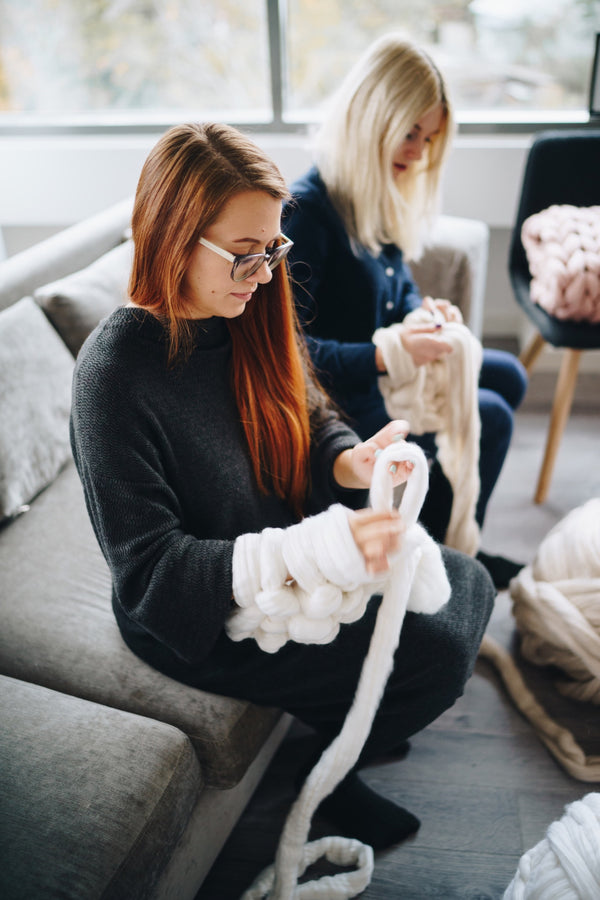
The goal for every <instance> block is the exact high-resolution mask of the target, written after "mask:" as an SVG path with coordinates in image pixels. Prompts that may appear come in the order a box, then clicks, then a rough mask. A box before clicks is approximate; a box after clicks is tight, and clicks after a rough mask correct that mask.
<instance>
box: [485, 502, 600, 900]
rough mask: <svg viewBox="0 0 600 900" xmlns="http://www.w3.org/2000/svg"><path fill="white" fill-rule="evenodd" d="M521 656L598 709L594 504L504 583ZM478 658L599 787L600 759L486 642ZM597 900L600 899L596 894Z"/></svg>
mask: <svg viewBox="0 0 600 900" xmlns="http://www.w3.org/2000/svg"><path fill="white" fill-rule="evenodd" d="M510 594H511V598H512V601H513V613H514V617H515V621H516V624H517V628H518V631H519V634H520V637H521V653H522V654H523V656H524V657H525V658H526V659H528V660H529V661H530V662H532V663H534V664H535V665H541V666H550V665H552V666H555V667H556V668H557V669H559V670H561V671H563V672H565V673H566V675H567V676H568V679H566V680H564V681H563V680H561V681H559V682H558V683H557V687H558V689H559V690H560V691H561V693H563V694H565V695H566V696H569V697H574V698H575V699H577V700H580V701H583V702H590V703H594V704H596V705H600V498H593V499H592V500H588V502H587V503H585V504H583V506H580V507H578V508H577V509H574V510H572V511H571V512H570V513H569V514H568V515H567V516H565V518H564V519H562V520H561V521H560V522H558V523H557V524H556V525H555V526H554V528H552V530H551V531H550V532H549V533H548V534H547V535H546V537H545V538H544V540H543V541H542V543H541V544H540V547H539V548H538V551H537V554H536V556H535V559H534V561H533V563H532V564H531V565H530V566H526V567H525V568H524V569H522V570H521V571H520V572H519V574H518V575H517V576H516V577H515V578H513V579H512V581H511V583H510ZM480 655H481V656H483V657H485V658H487V659H488V660H490V662H492V663H493V664H494V665H495V666H496V668H497V669H498V671H499V672H500V675H501V676H502V679H503V682H504V684H505V686H506V689H507V691H508V693H509V695H510V696H511V697H512V699H513V700H514V702H515V704H516V705H517V707H518V708H519V709H520V711H521V712H522V713H523V715H525V716H526V717H527V719H529V721H530V722H531V724H532V725H533V727H534V728H535V729H536V731H537V733H538V735H539V737H540V738H541V740H542V741H543V742H544V743H545V744H546V746H547V747H548V749H549V750H550V752H551V753H552V754H553V755H554V757H555V758H556V759H557V760H558V762H559V763H560V764H561V765H562V766H563V767H564V768H565V769H566V770H567V772H569V774H570V775H572V776H573V777H574V778H578V779H579V780H581V781H600V756H586V755H585V753H584V751H583V750H582V748H581V747H580V745H579V744H578V743H577V741H576V740H575V737H574V736H573V734H572V733H571V732H570V731H569V730H568V729H566V728H563V727H562V726H560V725H559V724H557V723H556V722H555V721H553V720H552V719H551V718H550V716H548V714H547V713H546V711H545V710H544V709H543V707H542V706H541V705H540V704H539V703H538V702H537V700H536V699H535V697H534V695H533V694H532V692H531V691H530V690H529V688H528V687H527V686H526V684H525V682H524V680H523V678H522V676H521V674H520V673H519V670H518V669H517V667H516V665H515V663H514V661H513V659H512V657H511V655H510V653H508V652H507V651H506V650H505V649H504V648H503V647H501V646H500V645H499V644H498V643H497V642H496V641H494V640H493V639H492V638H491V637H490V636H489V635H486V636H485V637H484V639H483V642H482V644H481V648H480ZM598 896H600V894H599V895H598Z"/></svg>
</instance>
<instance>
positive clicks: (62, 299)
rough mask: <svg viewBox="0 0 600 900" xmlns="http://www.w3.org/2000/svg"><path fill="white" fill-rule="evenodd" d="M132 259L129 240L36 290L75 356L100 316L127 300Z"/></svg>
mask: <svg viewBox="0 0 600 900" xmlns="http://www.w3.org/2000/svg"><path fill="white" fill-rule="evenodd" d="M132 259H133V241H131V240H128V241H125V242H124V243H122V244H119V245H118V246H117V247H114V248H113V249H112V250H109V251H108V253H105V254H104V255H103V256H100V257H99V258H98V259H97V260H94V262H93V263H91V264H90V265H89V266H86V268H85V269H80V270H79V271H78V272H73V274H72V275H67V276H66V277H65V278H61V279H59V280H58V281H53V282H51V283H50V284H46V285H44V286H43V287H40V288H38V289H37V290H36V291H35V292H34V295H33V296H34V298H35V300H36V301H37V303H39V304H40V306H41V307H42V309H43V310H44V312H45V313H46V315H47V316H48V318H49V319H50V321H51V322H52V324H53V325H54V327H55V328H56V330H57V331H58V333H59V334H60V336H61V337H62V339H63V341H64V342H65V344H66V345H67V347H68V348H69V350H70V351H71V353H72V354H73V356H77V354H78V353H79V349H80V347H81V345H82V344H83V342H84V341H85V339H86V337H87V336H88V334H90V332H91V331H93V330H94V328H95V327H96V325H97V324H98V323H99V322H100V321H101V319H104V318H105V317H106V316H108V315H109V313H111V312H112V311H113V309H115V308H116V307H117V306H120V305H121V304H123V303H124V302H125V301H126V300H127V285H128V282H129V273H130V271H131V263H132Z"/></svg>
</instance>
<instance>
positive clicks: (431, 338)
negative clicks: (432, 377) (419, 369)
mask: <svg viewBox="0 0 600 900" xmlns="http://www.w3.org/2000/svg"><path fill="white" fill-rule="evenodd" d="M441 327H442V326H441V324H439V323H433V322H432V323H431V325H403V326H402V331H401V333H400V340H401V341H402V346H403V347H404V349H405V350H406V352H407V353H410V355H411V357H412V361H413V362H414V364H415V366H424V365H426V363H430V362H434V360H436V359H439V358H440V357H442V356H444V355H445V354H446V353H452V346H451V344H449V343H448V342H447V341H444V340H443V339H442V338H441V336H440V329H441Z"/></svg>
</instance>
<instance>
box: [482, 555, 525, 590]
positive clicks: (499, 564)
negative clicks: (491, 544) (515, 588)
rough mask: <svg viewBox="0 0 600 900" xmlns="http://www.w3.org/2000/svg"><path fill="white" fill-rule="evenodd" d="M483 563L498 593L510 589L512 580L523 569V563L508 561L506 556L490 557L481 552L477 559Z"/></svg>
mask: <svg viewBox="0 0 600 900" xmlns="http://www.w3.org/2000/svg"><path fill="white" fill-rule="evenodd" d="M476 558H477V559H478V560H479V562H480V563H482V564H483V565H484V566H485V568H486V569H487V570H488V572H489V573H490V575H491V576H492V581H493V582H494V587H495V588H496V590H498V591H503V590H504V589H505V588H507V587H508V585H509V583H510V580H511V578H514V577H515V575H518V573H519V572H520V571H521V569H522V568H523V565H524V564H523V563H518V562H514V561H513V560H512V559H506V558H505V557H504V556H490V554H489V553H484V552H483V550H480V551H479V553H478V554H477V557H476Z"/></svg>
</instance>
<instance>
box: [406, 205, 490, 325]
mask: <svg viewBox="0 0 600 900" xmlns="http://www.w3.org/2000/svg"><path fill="white" fill-rule="evenodd" d="M489 239H490V235H489V228H488V226H487V225H486V223H485V222H482V221H480V220H478V219H466V218H462V217H458V216H440V217H439V218H438V220H437V222H436V224H435V226H434V228H433V231H432V235H431V240H430V242H429V243H428V244H427V246H426V247H425V249H424V251H423V253H422V255H421V257H420V258H419V259H418V260H415V261H413V262H411V270H412V273H413V275H414V278H415V281H416V282H417V285H418V286H419V290H420V291H421V293H422V295H423V296H427V295H429V296H430V297H439V298H444V299H446V300H451V301H452V303H454V304H456V306H458V308H459V309H460V311H461V312H462V314H463V318H464V320H465V323H466V324H467V325H468V326H469V328H470V329H471V331H472V332H473V334H474V335H475V337H477V338H479V339H481V335H482V331H483V306H484V297H485V283H486V278H487V263H488V251H489Z"/></svg>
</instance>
